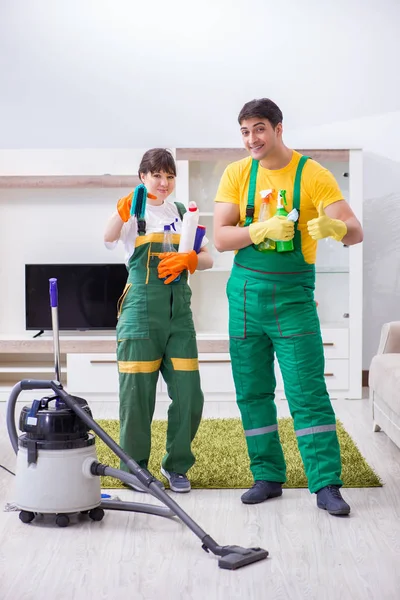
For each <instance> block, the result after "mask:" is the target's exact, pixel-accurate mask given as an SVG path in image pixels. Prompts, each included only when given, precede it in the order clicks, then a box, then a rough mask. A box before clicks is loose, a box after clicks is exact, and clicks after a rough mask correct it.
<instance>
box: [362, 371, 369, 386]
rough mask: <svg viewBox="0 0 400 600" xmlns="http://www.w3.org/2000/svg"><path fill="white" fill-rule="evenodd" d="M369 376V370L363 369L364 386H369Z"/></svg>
mask: <svg viewBox="0 0 400 600" xmlns="http://www.w3.org/2000/svg"><path fill="white" fill-rule="evenodd" d="M368 378H369V371H363V372H362V386H363V387H369V386H368Z"/></svg>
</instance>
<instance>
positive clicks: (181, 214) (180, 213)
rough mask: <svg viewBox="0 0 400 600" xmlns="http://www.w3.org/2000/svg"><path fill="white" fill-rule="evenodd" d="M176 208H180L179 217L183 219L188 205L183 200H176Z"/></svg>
mask: <svg viewBox="0 0 400 600" xmlns="http://www.w3.org/2000/svg"><path fill="white" fill-rule="evenodd" d="M174 204H175V206H176V208H177V209H178V213H179V217H180V219H181V221H182V220H183V215H184V214H185V212H186V206H185V205H184V204H182V202H174Z"/></svg>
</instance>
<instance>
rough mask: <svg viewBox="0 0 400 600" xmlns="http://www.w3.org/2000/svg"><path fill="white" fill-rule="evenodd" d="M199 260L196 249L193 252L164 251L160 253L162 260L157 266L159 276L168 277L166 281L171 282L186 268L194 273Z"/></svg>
mask: <svg viewBox="0 0 400 600" xmlns="http://www.w3.org/2000/svg"><path fill="white" fill-rule="evenodd" d="M198 262H199V259H198V256H197V253H196V252H195V251H194V250H192V251H191V252H163V253H162V254H160V262H159V265H158V267H157V269H158V276H159V278H160V279H164V278H166V279H165V281H164V283H166V284H168V283H171V282H172V281H174V279H176V278H177V277H178V275H180V274H181V273H182V271H184V270H185V269H187V270H188V271H189V273H194V272H195V270H196V268H197V264H198Z"/></svg>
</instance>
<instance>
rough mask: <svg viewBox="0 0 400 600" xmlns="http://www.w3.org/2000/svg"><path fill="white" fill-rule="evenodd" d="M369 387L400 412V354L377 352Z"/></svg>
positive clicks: (371, 368)
mask: <svg viewBox="0 0 400 600" xmlns="http://www.w3.org/2000/svg"><path fill="white" fill-rule="evenodd" d="M369 387H370V388H371V389H372V390H374V391H375V392H376V393H377V394H379V396H381V398H383V400H385V402H386V403H387V404H388V405H389V406H390V408H391V409H392V410H394V411H395V412H396V413H397V414H399V413H400V354H377V355H376V356H374V357H373V359H372V361H371V366H370V369H369Z"/></svg>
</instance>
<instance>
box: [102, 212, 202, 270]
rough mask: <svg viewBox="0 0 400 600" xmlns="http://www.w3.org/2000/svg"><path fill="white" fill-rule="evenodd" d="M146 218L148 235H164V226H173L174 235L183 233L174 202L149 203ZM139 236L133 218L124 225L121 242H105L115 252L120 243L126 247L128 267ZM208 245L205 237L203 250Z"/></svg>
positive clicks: (134, 218)
mask: <svg viewBox="0 0 400 600" xmlns="http://www.w3.org/2000/svg"><path fill="white" fill-rule="evenodd" d="M144 218H145V221H146V234H148V233H163V232H164V225H171V232H172V233H181V231H182V221H181V218H180V216H179V211H178V209H177V207H176V205H175V203H174V202H170V201H168V200H167V201H166V202H164V203H163V204H161V205H160V206H154V205H153V204H149V203H147V204H146V211H145V216H144ZM172 226H174V227H175V229H174V227H172ZM137 235H138V233H137V219H136V217H131V218H130V219H129V221H127V222H126V223H124V224H123V226H122V229H121V233H120V236H119V240H116V241H115V242H105V245H106V248H108V249H109V250H113V249H114V248H116V246H117V244H118V242H121V243H122V244H123V245H124V247H125V264H126V265H128V263H129V260H130V258H131V257H132V255H133V253H134V252H135V242H136V237H137ZM206 244H208V239H207V238H206V236H204V238H203V241H202V244H201V247H202V248H203V246H205V245H206Z"/></svg>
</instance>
